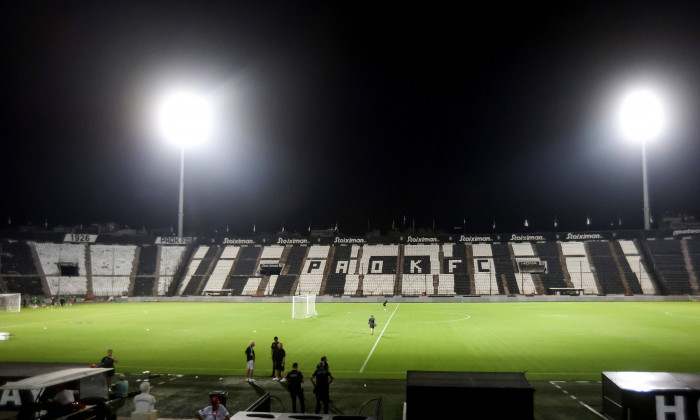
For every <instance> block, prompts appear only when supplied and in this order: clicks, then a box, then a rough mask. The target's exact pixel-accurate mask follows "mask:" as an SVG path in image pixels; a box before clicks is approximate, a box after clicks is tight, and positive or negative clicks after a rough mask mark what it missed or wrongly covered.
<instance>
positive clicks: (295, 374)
mask: <svg viewBox="0 0 700 420" xmlns="http://www.w3.org/2000/svg"><path fill="white" fill-rule="evenodd" d="M303 382H304V374H303V373H301V372H300V371H299V363H296V362H295V363H294V364H293V365H292V370H291V371H289V372H288V373H287V383H288V385H287V389H288V390H289V395H290V396H291V397H292V412H294V413H296V412H297V397H299V404H300V407H301V412H302V413H305V412H306V407H304V390H303V389H302V388H301V384H302V383H303Z"/></svg>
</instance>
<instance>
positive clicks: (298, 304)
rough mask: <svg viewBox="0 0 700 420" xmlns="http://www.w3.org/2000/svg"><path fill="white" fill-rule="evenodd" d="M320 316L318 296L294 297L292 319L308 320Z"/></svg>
mask: <svg viewBox="0 0 700 420" xmlns="http://www.w3.org/2000/svg"><path fill="white" fill-rule="evenodd" d="M314 315H318V312H316V295H298V296H292V319H294V318H308V317H310V316H314Z"/></svg>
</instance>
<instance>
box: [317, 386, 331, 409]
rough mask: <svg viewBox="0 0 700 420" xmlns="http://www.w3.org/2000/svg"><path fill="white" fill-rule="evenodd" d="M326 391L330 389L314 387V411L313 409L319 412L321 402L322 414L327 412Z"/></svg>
mask: <svg viewBox="0 0 700 420" xmlns="http://www.w3.org/2000/svg"><path fill="white" fill-rule="evenodd" d="M328 391H330V390H329V389H328V388H327V387H326V388H321V387H319V386H317V387H316V411H314V412H315V413H316V414H318V413H320V412H321V403H323V414H328V403H329V402H328V400H329V397H328Z"/></svg>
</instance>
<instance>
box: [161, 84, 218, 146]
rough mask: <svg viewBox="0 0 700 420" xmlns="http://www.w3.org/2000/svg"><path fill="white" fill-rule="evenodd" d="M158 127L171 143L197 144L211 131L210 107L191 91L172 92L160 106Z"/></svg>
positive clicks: (182, 144)
mask: <svg viewBox="0 0 700 420" xmlns="http://www.w3.org/2000/svg"><path fill="white" fill-rule="evenodd" d="M160 128H161V130H162V132H163V134H164V135H165V137H166V138H167V139H168V140H170V141H172V142H173V143H176V144H178V145H181V146H188V145H192V144H197V143H199V142H201V141H202V140H204V139H205V138H206V137H207V136H208V135H209V133H210V132H211V128H212V113H211V108H210V106H209V104H208V103H207V101H206V100H204V98H202V97H200V96H197V95H194V94H192V93H177V94H174V95H172V96H169V97H168V98H167V99H166V100H165V102H164V103H163V106H162V107H161V112H160Z"/></svg>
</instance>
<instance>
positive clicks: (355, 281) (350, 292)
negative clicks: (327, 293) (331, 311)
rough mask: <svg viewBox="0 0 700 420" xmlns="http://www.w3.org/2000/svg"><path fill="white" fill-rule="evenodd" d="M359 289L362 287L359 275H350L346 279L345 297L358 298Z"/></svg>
mask: <svg viewBox="0 0 700 420" xmlns="http://www.w3.org/2000/svg"><path fill="white" fill-rule="evenodd" d="M359 287H360V276H359V275H357V274H348V275H347V276H346V277H345V286H344V288H343V295H345V296H356V295H357V289H358V288H359Z"/></svg>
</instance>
